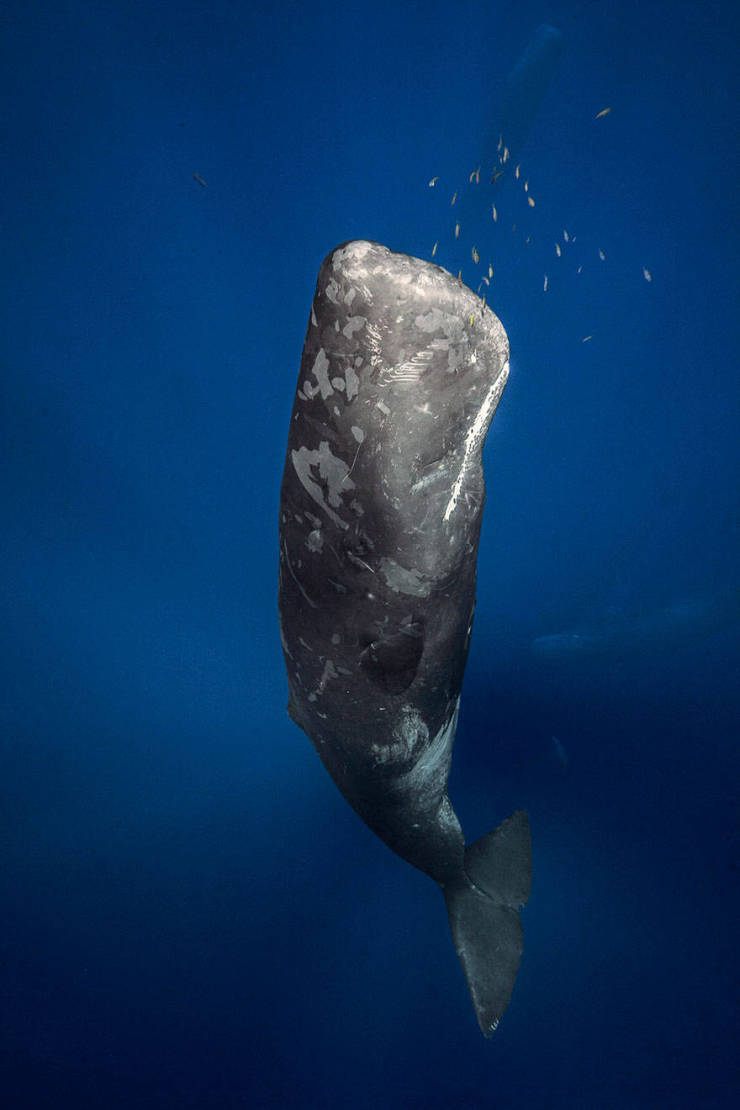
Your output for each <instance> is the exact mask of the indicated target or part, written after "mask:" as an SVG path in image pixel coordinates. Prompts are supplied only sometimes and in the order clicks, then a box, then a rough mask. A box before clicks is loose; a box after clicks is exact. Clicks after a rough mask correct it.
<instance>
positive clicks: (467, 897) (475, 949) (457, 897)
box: [443, 810, 532, 1037]
mask: <svg viewBox="0 0 740 1110" xmlns="http://www.w3.org/2000/svg"><path fill="white" fill-rule="evenodd" d="M531 879H532V849H531V843H530V836H529V819H528V817H527V814H526V813H525V812H524V810H517V812H516V813H512V815H511V817H507V818H506V820H505V821H502V822H501V824H500V825H499V826H498V828H496V829H494V830H493V832H490V833H488V834H487V835H486V836H483V837H481V839H480V840H476V842H475V843H474V844H471V845H470V846H469V847H468V848H466V849H465V873H464V876H463V877H462V878H461V879H460V880H458V881H456V882H454V883H450V884H446V885H445V886H444V887H443V891H444V896H445V902H446V903H447V913H448V916H449V919H450V928H451V929H452V939H453V940H454V942H455V948H456V950H457V954H458V956H459V958H460V963H461V964H462V967H463V971H464V972H465V978H466V979H467V981H468V989H469V990H470V996H471V998H472V1000H473V1006H474V1007H475V1013H476V1016H477V1018H478V1024H479V1025H480V1027H481V1031H482V1032H483V1034H484V1036H486V1037H490V1036H491V1034H492V1033H493V1032H494V1030H495V1029H496V1026H497V1025H498V1023H499V1020H500V1018H501V1015H502V1014H503V1012H504V1010H505V1009H506V1007H507V1006H508V1004H509V999H510V998H511V992H512V990H513V987H514V980H515V979H516V973H517V971H518V969H519V961H520V959H521V955H522V923H521V920H520V917H519V909H520V907H521V906H523V905H524V904H525V902H526V901H527V899H528V898H529V888H530V883H531Z"/></svg>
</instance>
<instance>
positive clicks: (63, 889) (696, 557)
mask: <svg viewBox="0 0 740 1110" xmlns="http://www.w3.org/2000/svg"><path fill="white" fill-rule="evenodd" d="M0 15H1V23H2V36H1V42H0V56H1V59H2V73H3V87H4V100H5V111H4V113H3V116H4V118H3V124H2V129H3V144H2V146H3V152H4V153H3V169H2V191H3V205H2V214H1V216H0V235H1V241H2V253H3V266H2V274H3V278H2V285H3V294H2V298H1V302H2V316H3V322H2V329H1V332H0V334H1V335H2V364H1V365H2V374H1V376H0V385H1V389H2V403H1V411H2V435H1V437H0V452H1V453H2V469H1V471H0V475H1V477H0V482H1V487H2V521H3V527H2V537H1V539H2V542H1V549H0V560H1V562H0V565H1V567H2V606H1V609H0V643H1V645H2V646H1V649H0V661H1V664H2V666H1V667H0V829H1V832H0V1100H1V1101H2V1105H3V1106H7V1107H8V1108H12V1110H16V1108H18V1110H20V1108H36V1107H39V1108H41V1107H44V1108H46V1107H49V1108H57V1107H59V1108H66V1107H81V1108H86V1107H91V1108H97V1107H100V1108H110V1110H113V1108H119V1107H120V1108H129V1107H131V1108H133V1107H136V1108H149V1107H152V1108H163V1110H169V1108H170V1107H172V1108H186V1110H190V1108H192V1110H199V1108H203V1110H212V1108H213V1110H216V1108H224V1110H230V1108H235V1107H249V1108H255V1110H261V1108H263V1107H265V1108H267V1107H270V1108H283V1107H284V1108H293V1107H303V1108H308V1110H312V1108H321V1110H344V1108H357V1110H375V1108H379V1107H383V1108H386V1110H441V1108H445V1110H447V1108H450V1110H452V1108H455V1110H520V1108H522V1110H524V1108H527V1110H529V1108H531V1110H545V1108H547V1110H561V1108H565V1110H570V1108H573V1110H656V1108H657V1110H662V1108H666V1110H674V1108H684V1107H686V1108H691V1110H723V1108H725V1107H731V1106H736V1105H738V1099H740V1077H739V1075H738V1068H737V1056H736V1053H737V1034H738V1013H737V996H738V975H737V971H738V959H737V944H738V908H739V906H738V903H739V899H738V886H737V880H738V871H737V849H738V835H737V830H738V826H737V821H738V770H739V766H738V764H739V762H740V760H739V758H738V736H739V735H740V727H739V722H740V713H739V710H740V682H739V678H740V675H739V666H738V663H739V655H740V653H739V649H738V626H739V623H740V622H739V618H740V598H739V595H738V554H739V552H738V491H739V482H738V477H739V475H738V416H739V415H740V413H739V409H740V390H739V388H738V357H737V352H738V340H739V339H740V334H739V329H738V319H739V318H740V314H739V313H738V304H740V296H739V293H740V290H739V288H738V281H737V268H738V214H739V209H738V187H737V182H738V176H739V174H738V171H739V170H740V160H739V159H738V142H737V136H738V122H739V121H738V108H737V106H738V97H739V94H740V78H739V74H740V66H738V42H739V41H740V9H739V8H738V6H737V4H735V3H734V2H730V0H722V2H716V3H714V2H711V0H710V2H707V3H705V4H703V5H698V4H696V3H688V2H687V0H676V2H674V3H671V2H669V0H602V2H599V0H594V2H592V3H588V2H576V0H573V2H566V0H563V2H555V0H553V2H549V3H545V2H541V3H540V2H537V0H518V2H516V3H515V2H512V0H510V2H503V0H502V2H498V3H497V2H484V0H446V2H444V3H443V2H441V0H428V2H426V3H420V2H416V0H374V2H369V0H348V3H347V4H341V3H322V2H318V0H316V2H315V0H306V3H302V4H298V3H293V2H288V3H274V4H270V3H266V2H265V0H252V2H249V3H247V2H236V0H178V2H177V3H174V2H172V0H161V2H159V3H156V4H155V3H146V2H144V0H131V2H127V0H91V2H81V0H76V2H73V0H55V2H54V3H50V2H48V0H37V2H35V3H30V4H29V3H20V2H18V0H9V2H7V3H5V4H3V5H2V11H1V13H0ZM543 24H547V25H550V26H552V27H554V28H556V29H557V30H558V31H559V33H560V34H561V36H562V52H561V54H560V57H559V60H558V62H557V66H556V67H555V69H554V72H553V73H552V75H551V77H549V78H548V79H547V80H546V79H545V78H544V77H543V78H542V81H541V82H540V85H541V87H540V88H539V89H538V92H539V93H540V94H541V96H540V100H541V103H540V104H535V103H533V102H532V103H522V104H521V105H520V106H519V107H520V108H521V113H522V121H523V123H525V124H526V138H525V139H524V140H522V145H521V148H520V150H519V151H518V152H517V159H518V162H517V164H520V165H521V176H520V178H519V179H516V178H513V177H512V175H511V174H509V175H508V177H507V178H505V179H502V180H501V181H500V182H497V184H496V186H493V187H491V186H490V184H489V182H488V179H487V177H486V175H485V173H482V174H481V181H480V183H479V184H477V185H476V184H475V182H472V183H471V181H470V175H471V173H473V172H474V171H475V169H476V167H477V165H478V164H479V162H480V159H481V157H482V155H483V154H484V153H485V147H486V143H487V142H490V135H491V134H493V135H494V136H495V126H496V125H495V121H496V119H497V113H499V112H500V111H501V104H502V97H504V94H505V90H506V87H507V86H506V81H507V75H510V74H511V73H512V72H514V71H516V67H517V64H518V62H519V60H520V59H521V58H522V56H523V54H525V51H526V49H527V46H528V44H530V43H532V41H533V39H534V38H535V37H536V34H537V29H538V28H539V27H541V26H542V25H543ZM534 76H535V78H537V74H536V73H535V75H534ZM535 84H536V81H535ZM605 108H610V111H609V112H608V113H607V114H605V115H600V116H599V118H596V117H597V115H598V114H599V113H600V112H602V110H603V109H605ZM492 127H493V130H492ZM487 136H488V138H487ZM509 169H511V166H509ZM195 175H197V176H195ZM434 177H437V178H438V180H437V181H436V182H435V184H434V185H433V186H431V187H430V186H429V181H431V180H432V179H433V178H434ZM524 180H526V181H527V183H528V188H529V193H528V194H525V193H524V192H523V181H524ZM456 190H460V198H461V199H460V203H461V204H462V201H463V195H464V196H465V203H466V204H467V208H466V220H465V223H464V225H463V227H462V233H461V237H460V239H459V240H455V238H454V225H455V222H456V206H453V205H451V203H450V202H451V198H452V195H453V193H454V192H455V191H456ZM478 190H479V192H478ZM527 195H530V196H531V197H532V198H533V199H534V200H535V201H536V205H535V206H534V207H532V206H531V205H529V204H527V203H525V201H526V196H527ZM493 203H495V204H496V206H497V220H496V222H494V220H493V217H492V204H493ZM514 224H516V225H517V226H516V230H513V225H514ZM566 231H567V233H568V238H567V240H566V239H565V237H564V232H566ZM527 236H529V238H530V242H529V243H526V237H527ZM352 238H368V239H374V240H378V241H380V242H382V243H384V244H386V245H387V246H389V247H391V248H392V249H394V250H398V251H404V252H406V253H409V254H412V255H418V256H420V257H423V258H431V257H432V249H433V245H434V243H435V242H436V243H438V244H439V246H438V249H437V253H436V255H435V259H434V260H435V261H437V262H439V263H440V264H441V265H443V266H445V267H447V268H448V269H450V270H451V271H452V272H453V273H456V272H457V270H458V269H462V279H463V280H464V281H466V282H467V283H468V284H470V285H471V286H472V287H473V288H474V289H475V288H477V286H478V284H479V282H480V281H481V277H482V275H483V274H484V273H485V274H486V275H487V274H488V270H487V266H488V264H489V263H490V264H491V265H492V268H493V272H494V276H493V279H492V280H491V281H490V286H488V287H485V288H483V289H482V292H485V293H486V295H487V300H488V304H489V305H490V306H491V307H492V308H493V309H494V311H495V312H496V313H497V314H498V315H499V317H500V318H501V320H502V322H503V324H504V326H505V328H506V330H507V332H508V335H509V338H510V342H511V378H510V381H509V384H508V386H507V389H506V392H505V394H504V398H503V401H502V403H501V405H500V407H499V410H498V412H497V413H496V416H495V418H494V422H493V425H492V429H491V432H490V434H489V437H488V441H487V444H486V449H485V466H486V478H487V490H488V498H487V505H486V513H485V520H484V529H483V536H482V541H481V548H480V558H479V568H478V607H477V612H476V622H475V628H474V633H473V641H472V649H471V655H470V660H469V664H468V670H467V674H466V679H465V686H464V691H463V702H462V711H461V719H460V726H459V730H458V735H457V739H456V743H455V750H454V755H453V766H452V774H451V779H450V794H451V798H452V801H453V804H454V806H455V808H456V810H457V812H458V814H459V816H460V819H461V821H462V824H463V827H464V829H465V832H466V835H467V838H468V840H473V839H475V838H476V837H478V836H480V835H482V834H483V833H485V832H487V831H488V830H489V829H491V828H493V827H494V826H495V825H496V824H498V822H499V821H501V820H502V819H503V818H504V817H506V816H507V815H508V814H509V813H510V812H512V811H513V810H514V809H517V808H526V809H527V810H528V811H529V814H530V820H531V824H532V831H533V855H534V879H533V887H532V896H531V899H530V902H529V904H528V906H527V907H526V909H525V910H524V912H523V919H524V928H525V950H524V956H523V960H522V964H521V969H520V972H519V976H518V980H517V983H516V987H515V990H514V994H513V997H512V1002H511V1005H510V1007H509V1010H508V1011H507V1013H506V1015H505V1017H504V1019H503V1020H502V1022H501V1025H500V1027H499V1029H498V1031H497V1032H496V1034H495V1035H494V1037H493V1038H492V1039H491V1040H490V1041H486V1040H484V1039H483V1037H482V1036H481V1034H480V1032H479V1030H478V1028H477V1025H476V1022H475V1017H474V1013H473V1010H472V1006H471V1005H470V1001H469V998H468V995H467V991H466V987H465V983H464V979H463V976H462V972H461V970H460V967H459V965H458V961H457V959H456V956H455V952H454V949H453V946H452V943H451V939H450V936H449V929H448V925H447V920H446V915H445V908H444V903H443V900H442V898H441V896H440V893H439V890H438V889H437V888H436V887H435V885H434V884H433V883H432V882H430V881H429V879H428V878H426V877H425V876H424V875H422V874H421V873H419V872H416V871H414V870H413V869H412V868H410V867H409V866H408V865H407V864H405V863H404V862H403V861H401V860H399V859H398V858H397V857H396V856H394V855H393V854H392V853H391V852H389V851H388V850H387V848H386V847H385V846H384V845H383V844H381V843H380V841H378V840H377V839H376V838H375V837H374V836H373V834H372V833H371V832H370V831H369V830H368V829H367V828H366V827H365V826H364V825H363V823H362V822H361V821H360V820H359V818H358V817H356V816H355V814H354V813H353V812H352V810H351V809H350V808H349V807H348V805H347V804H346V803H345V801H344V800H343V798H342V797H341V796H340V794H339V793H338V792H337V791H336V789H335V787H334V786H333V784H332V783H331V781H330V780H329V778H328V776H327V775H326V773H325V772H324V770H323V768H322V766H321V765H320V762H319V760H318V758H317V756H316V754H315V753H314V751H313V749H312V747H311V744H310V742H309V741H308V739H307V738H306V737H305V736H304V735H303V733H302V732H300V731H299V730H298V729H297V728H296V726H295V725H294V724H293V723H292V722H291V721H290V720H289V718H288V716H287V714H286V711H285V706H286V701H287V684H286V679H285V673H284V668H283V661H282V655H281V648H280V640H279V635H278V626H277V604H276V603H277V598H276V594H277V566H278V559H277V507H278V497H279V486H280V478H281V472H282V465H283V459H284V451H285V442H286V438H287V428H288V421H289V416H290V410H291V405H292V399H293V393H294V389H295V385H296V379H297V373H298V365H299V360H300V354H301V348H302V344H303V338H304V334H305V329H306V325H307V321H308V314H309V310H310V304H311V298H312V295H313V288H314V283H315V280H316V274H317V271H318V268H319V265H320V263H321V261H322V259H323V258H324V256H325V255H326V254H327V253H328V252H329V251H330V250H331V249H332V248H333V247H334V246H336V245H337V244H338V243H340V242H342V241H344V240H347V239H352ZM556 243H557V244H558V246H559V247H560V251H561V253H560V256H558V255H557V253H556V251H555V244H556ZM473 246H475V248H476V251H477V252H478V254H479V256H480V262H479V263H478V264H476V263H475V262H474V261H473V258H472V247H473ZM599 252H601V254H603V256H604V257H603V259H602V258H601V257H600V254H599ZM579 266H580V267H582V269H581V271H580V272H579V271H578V267H579ZM645 271H647V274H648V275H649V278H650V280H648V278H647V277H646V274H645ZM545 274H547V276H548V288H547V290H545V289H544V277H545ZM589 336H590V338H587V337H589Z"/></svg>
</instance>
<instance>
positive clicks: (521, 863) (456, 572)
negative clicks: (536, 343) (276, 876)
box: [279, 241, 531, 1036]
mask: <svg viewBox="0 0 740 1110" xmlns="http://www.w3.org/2000/svg"><path fill="white" fill-rule="evenodd" d="M508 373H509V345H508V340H507V337H506V333H505V331H504V329H503V326H502V325H501V323H500V321H499V320H498V319H497V317H496V316H495V315H494V314H493V312H491V310H490V309H487V308H485V307H484V306H483V305H482V303H481V301H480V300H479V299H478V298H477V297H476V296H475V295H474V294H473V293H472V291H471V290H469V289H468V288H466V287H465V286H463V285H461V284H459V283H458V282H457V281H456V280H455V279H454V278H453V277H452V276H451V275H450V274H448V273H447V272H446V271H444V270H442V269H440V268H439V267H438V266H435V265H433V264H431V263H429V262H425V261H423V260H421V259H417V258H412V257H409V256H408V255H404V254H398V253H395V252H393V251H391V250H389V249H387V248H386V247H384V246H381V245H380V244H378V243H372V242H366V241H354V242H349V243H344V244H342V245H341V246H339V247H337V248H336V249H335V250H333V251H332V252H331V253H330V254H329V255H328V256H327V258H326V259H325V260H324V262H323V264H322V266H321V269H320V271H319V275H318V280H317V284H316V293H315V296H314V301H313V306H312V310H311V317H310V321H309V325H308V330H307V334H306V340H305V344H304V347H303V355H302V359H301V366H300V372H299V377H298V386H297V390H296V394H295V402H294V406H293V412H292V417H291V422H290V432H289V436H288V446H287V452H286V459H285V469H284V473H283V481H282V489H281V501H280V540H279V542H280V580H279V611H280V625H281V638H282V645H283V651H284V656H285V663H286V669H287V674H288V685H289V703H288V712H289V713H290V716H291V717H292V718H293V720H294V721H295V722H296V724H298V725H299V726H300V727H301V728H302V729H303V730H304V731H305V732H306V733H307V735H308V736H309V738H310V739H311V741H312V743H313V744H314V747H315V748H316V751H317V752H318V754H319V756H320V757H321V760H322V762H323V763H324V766H325V767H326V769H327V771H328V772H329V774H330V775H331V777H332V778H333V780H334V782H335V783H336V785H337V786H338V787H339V789H340V790H341V792H342V793H343V794H344V796H345V798H346V799H347V801H348V802H349V803H350V805H351V806H352V807H353V808H354V809H355V810H356V812H357V813H358V814H359V815H360V816H361V817H362V819H363V820H364V821H365V822H366V823H367V824H368V825H369V827H370V828H371V829H372V830H373V831H374V832H375V833H376V834H377V835H378V836H379V837H380V838H381V839H382V840H384V841H385V843H386V844H387V845H388V846H389V847H390V848H391V849H392V850H393V851H394V852H396V853H397V854H398V855H399V856H401V857H402V858H403V859H405V860H407V861H408V862H409V863H411V864H413V865H414V866H415V867H417V868H420V869H421V870H422V871H424V872H425V873H426V874H428V875H429V876H430V877H431V878H432V879H434V880H435V881H436V882H437V883H439V885H440V887H441V888H442V891H443V894H444V897H445V900H446V904H447V911H448V916H449V920H450V926H451V929H452V935H453V940H454V943H455V947H456V949H457V953H458V956H459V958H460V961H461V963H462V966H463V970H464V972H465V975H466V978H467V982H468V987H469V990H470V994H471V997H472V1000H473V1005H474V1007H475V1011H476V1015H477V1018H478V1022H479V1025H480V1027H481V1030H482V1031H483V1033H484V1034H485V1035H487V1036H488V1035H490V1034H491V1033H492V1032H493V1031H494V1029H495V1028H496V1026H497V1024H498V1022H499V1019H500V1017H501V1014H502V1013H503V1011H504V1010H505V1008H506V1006H507V1005H508V1002H509V998H510V996H511V991H512V988H513V985H514V979H515V977H516V973H517V969H518V966H519V961H520V957H521V952H522V927H521V922H520V918H519V907H520V906H522V905H523V904H524V903H525V902H526V901H527V898H528V895H529V886H530V876H531V853H530V841H529V825H528V820H527V815H526V813H524V812H521V811H520V812H516V813H514V814H513V815H512V816H511V817H509V818H508V819H507V820H505V821H504V822H503V823H502V824H501V825H499V827H498V828H497V829H495V830H494V831H493V832H492V833H489V834H488V835H487V836H485V837H483V838H482V839H481V840H479V841H477V842H476V843H474V844H472V845H469V846H467V847H466V844H465V840H464V837H463V833H462V830H461V827H460V823H459V821H458V819H457V817H456V815H455V812H454V810H453V808H452V805H451V803H450V800H449V798H448V796H447V778H448V773H449V767H450V760H451V754H452V742H453V738H454V734H455V726H456V723H457V714H458V706H459V699H460V692H461V688H462V680H463V672H464V669H465V663H466V660H467V655H468V648H469V644H470V635H471V629H472V621H473V610H474V606H475V584H476V559H477V549H478V540H479V536H480V527H481V518H482V513H483V504H484V500H485V488H484V481H483V467H482V461H481V451H482V447H483V442H484V439H485V436H486V432H487V430H488V427H489V424H490V422H491V418H492V416H493V414H494V412H495V410H496V406H497V405H498V402H499V400H500V398H501V394H502V392H503V389H504V386H505V384H506V380H507V377H508Z"/></svg>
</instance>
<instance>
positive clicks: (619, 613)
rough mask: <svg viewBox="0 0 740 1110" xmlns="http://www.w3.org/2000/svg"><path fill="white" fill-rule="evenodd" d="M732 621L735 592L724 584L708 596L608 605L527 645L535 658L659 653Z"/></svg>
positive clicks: (737, 607)
mask: <svg viewBox="0 0 740 1110" xmlns="http://www.w3.org/2000/svg"><path fill="white" fill-rule="evenodd" d="M738 623H740V591H739V590H738V589H737V587H730V588H728V589H725V590H723V591H721V592H719V593H717V594H715V595H713V596H712V597H703V598H702V597H679V598H674V599H673V600H671V601H669V602H667V603H665V604H663V605H659V606H650V607H643V606H638V605H635V604H632V605H624V606H622V607H620V608H609V609H607V610H606V611H605V612H604V613H602V614H601V615H600V616H598V617H596V618H594V620H592V621H590V622H586V623H583V624H579V625H577V626H576V627H575V628H573V629H570V630H568V631H561V632H550V633H547V634H546V635H544V636H537V637H536V638H535V639H534V640H532V642H531V645H530V650H531V652H532V655H533V656H535V657H536V658H538V659H542V660H546V661H548V662H552V663H566V662H567V661H569V660H576V659H587V658H588V659H591V658H593V659H597V658H602V657H608V658H615V657H623V656H626V655H631V654H638V653H639V652H641V651H649V652H660V653H661V654H662V655H665V654H670V653H671V652H672V651H675V650H678V649H680V648H683V647H685V646H687V645H690V644H691V643H692V642H694V643H695V642H697V641H699V640H700V638H701V637H705V636H708V635H712V634H714V633H721V632H722V631H724V630H726V629H728V628H732V627H736V626H737V625H738Z"/></svg>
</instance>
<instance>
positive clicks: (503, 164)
mask: <svg viewBox="0 0 740 1110" xmlns="http://www.w3.org/2000/svg"><path fill="white" fill-rule="evenodd" d="M610 112H611V108H610V107H607V108H602V109H601V110H600V111H599V112H597V113H596V115H595V116H594V117H593V118H594V119H596V120H600V119H603V118H604V117H605V116H607V115H609V113H610ZM496 155H497V158H496V165H494V167H493V170H492V173H491V179H490V183H491V184H492V185H495V184H496V182H497V181H498V180H499V178H500V177H503V176H504V175H505V174H506V173H507V172H508V173H509V174H511V169H510V167H509V166H507V163H508V162H509V159H510V157H511V152H510V150H509V148H508V146H507V145H506V143H505V141H504V136H503V135H499V139H498V145H497V147H496ZM194 176H195V177H196V179H197V180H201V179H200V178H199V177H198V175H194ZM480 178H481V166H477V167H476V168H475V169H474V170H472V171H471V172H470V174H469V177H468V184H469V185H475V186H477V185H480ZM513 178H514V180H515V181H521V187H522V190H523V193H524V198H525V199H526V202H527V209H528V210H531V209H533V208H535V207H536V202H535V198H534V197H533V195H532V193H531V192H530V187H529V179H528V178H524V175H523V173H522V164H521V162H518V163H517V164H516V166H515V167H514V170H513ZM439 180H440V175H439V174H437V175H435V176H434V177H432V178H430V179H429V187H430V188H433V187H434V186H436V184H437V182H438V181H439ZM202 184H205V182H202ZM448 195H449V194H448ZM457 199H458V191H457V190H455V191H454V192H453V193H452V198H451V200H450V206H451V207H454V206H455V204H456V202H457ZM490 211H491V216H492V222H493V223H494V224H497V223H498V222H499V214H500V213H499V210H498V208H497V206H496V204H491V209H490ZM516 229H517V224H516V223H514V224H512V233H514V234H515V233H516ZM525 230H526V229H525ZM461 234H462V229H461V226H460V221H459V220H456V221H455V224H454V237H455V239H456V240H459V239H460V238H461ZM575 241H576V236H575V235H571V234H570V232H569V231H568V230H567V228H563V229H562V241H556V242H555V244H554V247H555V256H556V257H557V258H559V259H564V258H565V257H566V253H567V249H569V248H570V247H571V246H572V244H573V243H575ZM531 243H532V235H531V234H527V235H526V236H525V238H524V244H525V246H530V245H531ZM438 247H439V240H437V241H436V242H435V243H434V246H433V247H432V257H433V258H434V257H435V256H436V254H437V250H438ZM597 253H598V258H599V260H600V261H601V262H605V261H606V251H605V250H604V249H603V247H598V248H597ZM470 256H471V259H472V261H473V263H474V265H476V266H478V265H479V264H480V252H479V250H478V248H477V247H476V246H471V248H470ZM582 271H583V263H579V265H578V267H577V268H576V270H575V273H576V274H580V273H581V272H582ZM642 275H643V278H644V280H645V281H646V282H652V280H653V278H652V274H651V273H650V271H649V270H648V269H647V267H645V266H643V267H642ZM457 280H458V282H459V284H462V270H459V271H458V275H457ZM492 280H493V265H492V264H491V263H490V262H489V264H488V276H486V275H485V274H484V275H483V276H482V277H481V279H480V281H479V283H478V290H477V291H478V295H479V296H481V291H482V290H483V287H484V285H485V286H486V287H488V286H490V284H491V281H492ZM549 287H550V278H549V276H548V275H547V274H544V275H543V282H542V289H543V292H545V293H546V292H547V291H548V289H549ZM481 301H482V304H483V305H485V303H486V294H485V293H483V294H482V296H481ZM591 339H593V335H586V336H584V337H583V339H582V340H581V342H582V343H588V342H589V341H590V340H591Z"/></svg>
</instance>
